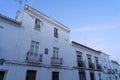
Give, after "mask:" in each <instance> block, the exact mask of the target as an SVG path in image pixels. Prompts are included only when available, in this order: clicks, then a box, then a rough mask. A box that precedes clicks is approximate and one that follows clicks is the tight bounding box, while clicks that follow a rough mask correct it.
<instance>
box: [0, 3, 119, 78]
mask: <svg viewBox="0 0 120 80" xmlns="http://www.w3.org/2000/svg"><path fill="white" fill-rule="evenodd" d="M69 33H70V30H69V28H68V27H66V26H64V25H63V24H61V23H59V22H57V21H55V20H53V19H51V18H49V17H48V16H46V15H44V14H42V13H41V12H39V11H37V10H35V9H33V8H32V7H30V6H28V5H25V7H24V9H23V10H22V11H21V12H20V13H19V15H18V16H17V18H16V20H13V19H11V18H8V17H6V16H3V15H0V37H1V38H0V80H65V79H66V80H110V79H106V76H109V75H111V74H107V73H104V68H103V65H105V64H106V63H107V62H106V63H104V64H103V63H102V60H103V57H102V56H103V55H102V54H103V53H102V52H100V51H97V50H94V49H91V48H89V47H87V46H84V45H81V44H79V43H76V42H74V41H73V42H72V43H71V42H70V38H69V35H70V34H69ZM107 59H108V58H107ZM111 65H114V64H112V63H111ZM119 67H120V66H119V64H117V65H116V64H115V66H112V67H111V68H112V69H113V68H115V69H117V70H118V74H116V75H115V76H117V78H113V79H111V80H119V79H120V76H119V75H120V74H119V71H120V68H119ZM105 75H106V76H105ZM19 78H20V79H19Z"/></svg>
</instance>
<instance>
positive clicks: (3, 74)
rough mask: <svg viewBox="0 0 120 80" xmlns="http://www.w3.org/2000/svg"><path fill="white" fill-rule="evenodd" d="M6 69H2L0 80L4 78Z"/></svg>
mask: <svg viewBox="0 0 120 80" xmlns="http://www.w3.org/2000/svg"><path fill="white" fill-rule="evenodd" d="M4 76H5V71H0V80H4Z"/></svg>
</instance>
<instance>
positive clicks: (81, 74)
mask: <svg viewBox="0 0 120 80" xmlns="http://www.w3.org/2000/svg"><path fill="white" fill-rule="evenodd" d="M79 80H86V76H85V72H79Z"/></svg>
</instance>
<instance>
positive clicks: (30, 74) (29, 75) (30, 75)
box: [26, 70, 36, 80]
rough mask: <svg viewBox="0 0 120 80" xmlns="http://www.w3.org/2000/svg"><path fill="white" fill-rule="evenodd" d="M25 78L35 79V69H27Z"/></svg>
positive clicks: (27, 79)
mask: <svg viewBox="0 0 120 80" xmlns="http://www.w3.org/2000/svg"><path fill="white" fill-rule="evenodd" d="M26 80H36V71H35V70H27V72H26Z"/></svg>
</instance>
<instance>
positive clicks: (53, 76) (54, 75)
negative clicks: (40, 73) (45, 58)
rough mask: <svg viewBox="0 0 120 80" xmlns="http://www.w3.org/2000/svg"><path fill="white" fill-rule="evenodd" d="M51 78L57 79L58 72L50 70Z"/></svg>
mask: <svg viewBox="0 0 120 80" xmlns="http://www.w3.org/2000/svg"><path fill="white" fill-rule="evenodd" d="M52 80H59V72H52Z"/></svg>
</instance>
